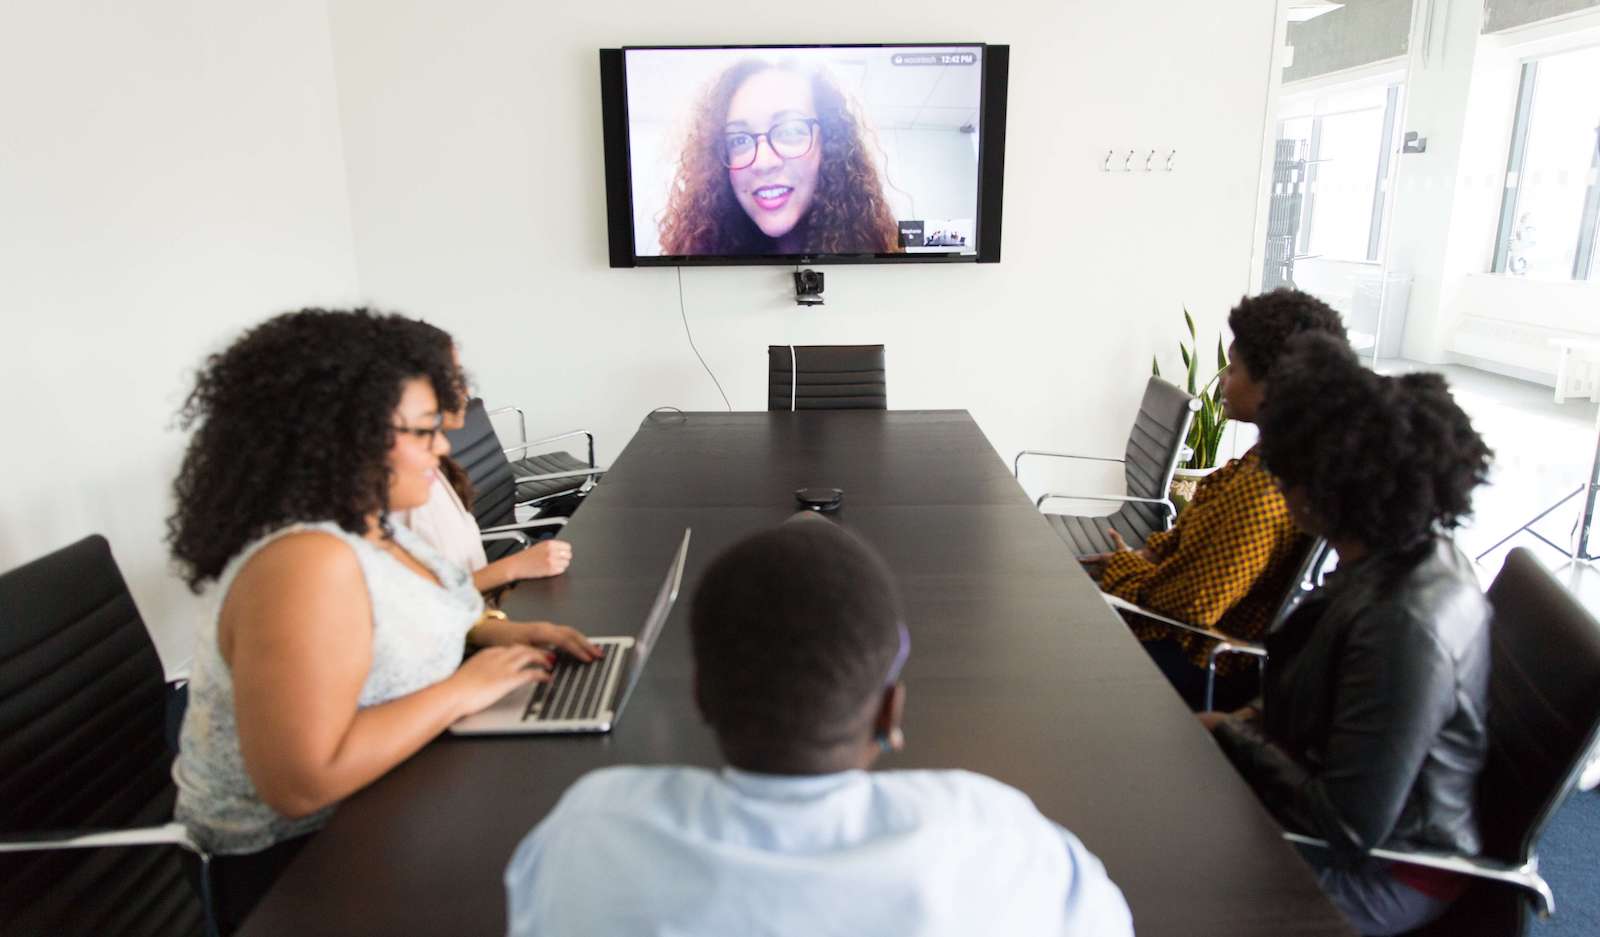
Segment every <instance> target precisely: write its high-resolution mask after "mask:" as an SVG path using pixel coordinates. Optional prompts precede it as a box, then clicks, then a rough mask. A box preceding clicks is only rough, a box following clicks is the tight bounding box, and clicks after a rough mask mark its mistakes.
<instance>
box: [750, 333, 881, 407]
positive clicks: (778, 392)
mask: <svg viewBox="0 0 1600 937" xmlns="http://www.w3.org/2000/svg"><path fill="white" fill-rule="evenodd" d="M791 355H792V358H791ZM888 408H889V388H888V378H887V372H886V371H885V369H884V361H883V346H882V345H768V346H767V409H768V410H887V409H888Z"/></svg>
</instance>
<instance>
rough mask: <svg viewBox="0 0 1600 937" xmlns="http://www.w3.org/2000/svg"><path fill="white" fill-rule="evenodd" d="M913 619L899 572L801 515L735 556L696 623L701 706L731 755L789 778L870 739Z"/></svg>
mask: <svg viewBox="0 0 1600 937" xmlns="http://www.w3.org/2000/svg"><path fill="white" fill-rule="evenodd" d="M902 620H903V618H902V612H901V605H900V596H899V592H898V591H897V590H896V588H895V584H894V577H893V574H891V573H890V572H889V568H888V567H887V566H886V565H885V564H884V562H883V560H882V559H881V558H880V557H879V556H878V554H877V552H876V551H875V550H873V549H872V548H871V547H870V546H868V545H867V544H866V542H865V541H863V540H861V539H860V538H858V537H856V536H855V535H853V534H851V533H849V532H848V531H846V530H844V529H843V528H841V527H839V526H838V525H836V524H834V523H833V522H832V521H828V520H824V519H822V518H817V517H805V516H801V517H798V518H796V519H795V520H793V521H791V522H788V523H785V524H782V525H780V526H778V527H777V528H774V529H772V530H767V531H763V532H761V533H757V534H754V535H752V536H750V537H747V538H746V539H744V540H742V541H740V542H739V543H737V544H735V545H733V546H732V547H730V548H728V550H727V551H725V552H724V553H722V554H721V555H720V556H718V557H717V558H716V559H715V560H714V561H713V562H712V563H711V566H710V567H709V568H708V569H707V570H706V573H705V575H704V576H703V577H702V578H701V580H700V585H699V587H698V588H697V589H696V591H695V596H694V603H693V607H692V609H691V611H690V613H689V627H690V633H691V636H692V640H693V645H694V661H695V672H696V680H697V685H698V687H699V695H700V705H701V708H702V710H703V712H704V715H705V717H706V720H707V721H708V722H710V723H711V726H712V728H713V729H714V730H715V731H716V733H717V737H718V739H719V740H721V742H722V745H723V749H724V751H725V752H727V751H729V750H730V749H731V750H736V751H739V752H742V753H744V755H745V757H746V759H747V760H748V759H750V758H756V759H759V761H760V763H759V764H749V763H746V764H740V765H738V767H743V768H746V769H749V770H758V771H760V770H765V771H770V772H774V773H779V774H783V773H794V772H796V771H800V772H803V771H804V770H805V766H806V765H807V764H809V763H810V762H809V759H810V756H812V755H814V754H816V753H820V752H825V751H828V750H830V749H832V748H834V747H835V746H838V745H841V744H848V743H849V742H851V741H852V740H854V739H855V738H857V737H859V738H861V739H863V740H864V739H865V738H866V734H865V733H866V731H867V728H868V726H867V725H864V724H863V722H862V719H863V707H864V706H865V705H866V703H867V701H868V700H869V699H872V698H874V697H875V695H877V694H880V693H882V691H883V687H884V679H885V677H886V676H887V675H888V671H889V668H890V666H891V665H892V663H893V661H894V657H895V654H896V652H897V651H898V650H899V646H900V633H899V624H900V622H901V621H902Z"/></svg>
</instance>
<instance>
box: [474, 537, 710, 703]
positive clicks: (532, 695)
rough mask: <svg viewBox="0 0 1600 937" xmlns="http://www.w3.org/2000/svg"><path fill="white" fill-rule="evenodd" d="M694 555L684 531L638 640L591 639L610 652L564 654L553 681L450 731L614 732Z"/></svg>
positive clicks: (521, 690)
mask: <svg viewBox="0 0 1600 937" xmlns="http://www.w3.org/2000/svg"><path fill="white" fill-rule="evenodd" d="M688 556H689V529H688V528H684V531H683V542H682V543H680V544H679V545H678V552H677V553H676V554H675V555H674V556H673V557H672V565H670V566H669V567H667V578H666V579H665V580H664V581H663V582H662V583H661V589H660V591H659V592H657V593H656V600H655V602H654V603H653V604H652V605H651V606H650V614H649V615H647V616H646V617H645V620H644V627H643V628H641V629H640V630H639V637H638V638H637V639H635V638H590V639H589V640H590V642H592V643H594V644H597V645H599V646H600V647H602V648H604V649H605V654H604V656H602V657H601V658H600V659H599V660H596V661H593V662H591V663H587V664H584V663H580V662H578V661H577V660H575V659H573V658H571V657H568V656H566V655H562V656H560V657H559V658H557V662H556V669H555V673H553V674H551V676H550V680H549V681H548V682H541V683H530V684H528V685H527V686H523V687H519V688H517V689H515V690H513V691H511V692H510V693H509V694H507V695H506V696H505V697H504V698H503V699H501V700H500V701H499V702H498V703H495V704H494V705H493V706H490V707H489V708H488V709H485V710H484V711H482V712H480V713H475V714H474V715H471V716H467V717H465V718H463V719H459V720H457V721H456V724H455V725H453V726H451V727H450V731H451V732H454V733H456V734H458V735H508V734H517V735H534V734H539V735H542V734H547V733H557V732H610V731H611V727H612V726H613V725H616V722H617V720H618V719H619V718H621V717H622V708H623V707H624V706H626V705H628V697H629V696H631V695H632V694H633V687H634V685H635V684H637V683H638V682H639V675H640V674H642V673H643V672H644V664H645V661H646V660H647V659H648V658H649V657H650V651H651V649H652V648H654V647H655V643H656V638H658V637H659V636H660V635H661V629H662V626H664V625H665V624H666V623H667V616H668V615H670V614H671V612H672V603H673V602H674V601H676V600H677V598H678V586H679V585H680V584H681V583H682V582H683V565H684V561H685V560H686V559H687V558H688Z"/></svg>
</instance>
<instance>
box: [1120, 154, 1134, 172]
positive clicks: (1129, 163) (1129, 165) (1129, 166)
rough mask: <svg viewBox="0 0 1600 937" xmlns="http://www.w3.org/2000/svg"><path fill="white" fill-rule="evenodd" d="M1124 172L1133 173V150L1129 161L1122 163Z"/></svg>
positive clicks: (1129, 155) (1128, 158)
mask: <svg viewBox="0 0 1600 937" xmlns="http://www.w3.org/2000/svg"><path fill="white" fill-rule="evenodd" d="M1122 171H1123V172H1133V150H1129V151H1128V157H1127V159H1124V160H1123V161H1122Z"/></svg>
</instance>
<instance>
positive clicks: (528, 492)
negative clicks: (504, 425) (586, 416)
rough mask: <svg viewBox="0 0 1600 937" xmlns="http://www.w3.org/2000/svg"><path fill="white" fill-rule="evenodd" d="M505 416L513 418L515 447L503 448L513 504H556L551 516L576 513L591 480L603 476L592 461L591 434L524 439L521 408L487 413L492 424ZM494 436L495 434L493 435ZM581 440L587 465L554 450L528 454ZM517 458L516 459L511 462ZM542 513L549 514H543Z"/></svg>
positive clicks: (524, 417)
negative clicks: (512, 481)
mask: <svg viewBox="0 0 1600 937" xmlns="http://www.w3.org/2000/svg"><path fill="white" fill-rule="evenodd" d="M505 413H515V414H516V415H517V444H516V445H514V446H507V447H505V450H504V451H505V454H506V458H507V459H508V461H510V462H511V473H512V475H513V476H515V477H516V480H517V503H518V504H532V505H538V506H549V505H553V504H555V503H557V502H560V504H561V505H562V507H561V508H557V509H556V510H555V511H554V513H558V514H567V515H571V513H572V512H573V511H574V510H576V509H577V507H578V503H579V502H580V501H581V499H582V496H583V494H584V493H585V492H586V491H587V490H588V487H589V486H590V485H592V484H593V483H594V482H595V480H597V479H599V477H600V476H601V475H602V474H604V472H605V470H604V469H602V468H600V467H599V466H597V465H596V464H595V461H594V433H591V432H589V431H588V430H586V429H575V430H572V431H571V432H567V433H557V434H556V435H554V436H546V437H544V438H543V439H533V440H530V439H529V438H528V417H527V414H525V413H523V412H522V408H521V407H498V408H496V409H494V410H490V411H488V414H487V415H488V417H489V418H490V419H491V420H492V419H493V418H494V417H497V416H499V415H501V414H505ZM497 435H498V434H497ZM579 436H582V437H583V438H584V439H585V440H586V441H587V442H588V456H589V460H588V461H587V462H585V461H583V460H582V459H579V458H578V457H577V456H575V455H573V454H572V453H570V452H568V451H566V450H565V449H554V450H551V451H549V452H538V453H535V452H532V450H533V449H535V448H540V447H544V446H548V445H550V444H552V443H556V442H559V441H561V440H563V439H576V438H578V437H579ZM512 456H517V458H511V457H512ZM544 513H547V514H548V513H551V512H550V511H548V510H547V511H544Z"/></svg>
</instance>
